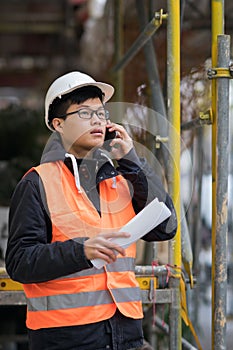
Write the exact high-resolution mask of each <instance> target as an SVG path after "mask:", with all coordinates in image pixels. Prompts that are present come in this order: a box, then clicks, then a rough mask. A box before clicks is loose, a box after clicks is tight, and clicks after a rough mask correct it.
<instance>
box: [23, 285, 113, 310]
mask: <svg viewBox="0 0 233 350" xmlns="http://www.w3.org/2000/svg"><path fill="white" fill-rule="evenodd" d="M112 303H113V299H112V297H111V295H110V293H109V292H108V291H107V290H100V291H96V292H83V293H79V294H60V295H51V296H46V297H39V298H28V299H27V306H28V310H29V311H48V310H58V309H73V308H78V307H85V306H94V305H102V304H112Z"/></svg>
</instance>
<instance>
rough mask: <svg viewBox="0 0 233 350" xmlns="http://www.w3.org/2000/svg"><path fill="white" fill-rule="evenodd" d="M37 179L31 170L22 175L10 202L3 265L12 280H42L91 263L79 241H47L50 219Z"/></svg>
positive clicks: (73, 270)
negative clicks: (7, 234) (24, 175)
mask: <svg viewBox="0 0 233 350" xmlns="http://www.w3.org/2000/svg"><path fill="white" fill-rule="evenodd" d="M32 174H33V175H32ZM32 178H33V179H35V178H36V181H33V180H32ZM38 181H39V177H38V174H36V173H35V172H33V173H29V174H28V175H27V176H26V178H24V179H22V180H21V181H20V183H19V184H18V185H17V187H16V190H15V192H14V194H13V196H12V200H11V206H10V213H9V238H8V244H7V250H6V269H7V272H8V274H9V276H10V277H11V278H12V279H13V280H16V281H18V282H21V283H37V282H45V281H48V280H51V279H55V278H59V277H62V276H64V275H68V274H71V273H75V272H78V271H80V270H83V269H86V268H90V267H91V266H92V265H91V263H90V262H89V261H88V260H87V259H86V257H85V254H84V250H83V244H82V241H80V240H79V241H78V240H77V241H75V240H67V241H65V242H53V243H50V240H51V221H50V218H49V217H48V214H47V211H46V209H45V208H44V207H43V204H42V201H41V196H40V191H39V186H38Z"/></svg>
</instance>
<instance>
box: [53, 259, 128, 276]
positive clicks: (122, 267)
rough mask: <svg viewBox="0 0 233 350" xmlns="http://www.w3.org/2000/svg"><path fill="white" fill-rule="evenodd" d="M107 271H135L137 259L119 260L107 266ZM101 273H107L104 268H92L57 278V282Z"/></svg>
mask: <svg viewBox="0 0 233 350" xmlns="http://www.w3.org/2000/svg"><path fill="white" fill-rule="evenodd" d="M106 270H107V271H108V272H124V271H134V270H135V259H134V258H127V257H126V258H118V259H117V260H116V261H115V262H114V263H112V264H107V265H106ZM101 273H105V270H104V268H101V269H96V268H94V267H93V268H90V269H86V270H82V271H80V272H76V273H72V274H70V275H67V276H64V277H59V278H56V280H62V279H65V278H75V277H85V276H92V275H99V274H101Z"/></svg>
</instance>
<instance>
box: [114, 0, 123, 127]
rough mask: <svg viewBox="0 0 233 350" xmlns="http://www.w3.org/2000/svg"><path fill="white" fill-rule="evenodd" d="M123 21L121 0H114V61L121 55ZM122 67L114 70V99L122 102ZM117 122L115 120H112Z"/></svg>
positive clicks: (117, 60) (118, 59)
mask: <svg viewBox="0 0 233 350" xmlns="http://www.w3.org/2000/svg"><path fill="white" fill-rule="evenodd" d="M123 21H124V8H123V0H114V43H115V53H114V62H115V63H117V62H119V61H120V59H121V58H122V55H123ZM123 74H124V73H123V69H120V70H118V71H117V72H114V80H115V87H116V92H115V99H116V101H118V102H123V98H124V91H123V86H124V82H123V80H124V75H123ZM114 121H116V122H117V120H114Z"/></svg>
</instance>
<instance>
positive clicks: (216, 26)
mask: <svg viewBox="0 0 233 350" xmlns="http://www.w3.org/2000/svg"><path fill="white" fill-rule="evenodd" d="M211 4H212V6H211V12H212V14H211V17H212V18H211V21H212V66H213V67H216V65H217V36H218V35H219V34H223V33H224V0H212V2H211ZM216 104H217V97H216V79H213V80H212V115H213V124H212V261H215V255H216V253H215V239H216V238H215V237H216V207H217V205H216V177H217V169H216V159H217V155H216V137H217V136H216V122H217V116H216ZM214 280H215V264H212V310H213V309H214V304H215V284H214ZM213 346H214V313H213V311H212V348H213Z"/></svg>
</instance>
